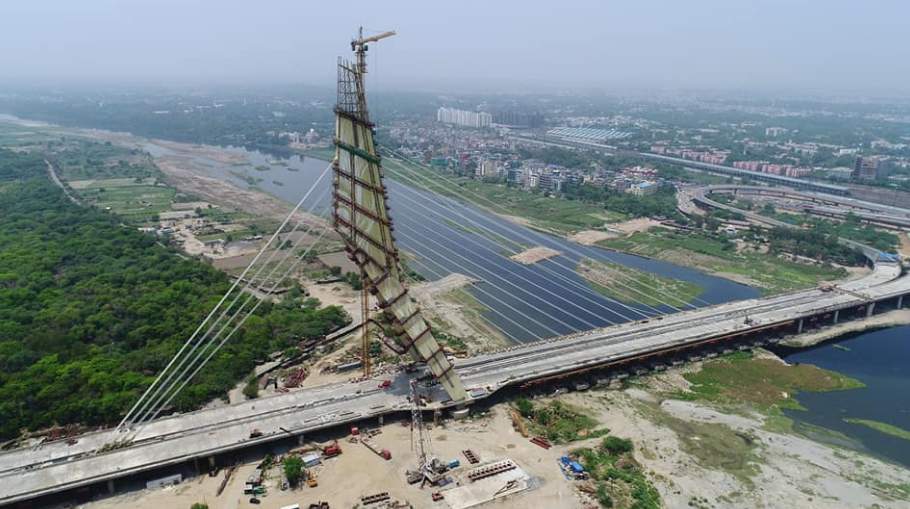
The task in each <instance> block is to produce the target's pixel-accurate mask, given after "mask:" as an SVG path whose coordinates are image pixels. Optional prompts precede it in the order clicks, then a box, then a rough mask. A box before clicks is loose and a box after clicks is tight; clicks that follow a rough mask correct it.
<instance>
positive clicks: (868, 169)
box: [853, 156, 888, 180]
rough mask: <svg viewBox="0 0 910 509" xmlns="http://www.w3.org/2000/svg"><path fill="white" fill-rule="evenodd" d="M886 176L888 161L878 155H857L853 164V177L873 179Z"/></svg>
mask: <svg viewBox="0 0 910 509" xmlns="http://www.w3.org/2000/svg"><path fill="white" fill-rule="evenodd" d="M887 177H888V161H887V160H885V159H881V158H879V157H869V156H858V157H857V158H856V164H855V165H854V166H853V178H855V179H858V180H875V179H883V178H887Z"/></svg>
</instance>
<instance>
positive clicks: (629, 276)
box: [578, 258, 704, 307]
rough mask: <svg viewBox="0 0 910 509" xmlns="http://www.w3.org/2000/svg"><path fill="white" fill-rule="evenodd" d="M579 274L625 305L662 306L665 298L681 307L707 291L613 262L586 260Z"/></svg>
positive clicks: (693, 284) (596, 287)
mask: <svg viewBox="0 0 910 509" xmlns="http://www.w3.org/2000/svg"><path fill="white" fill-rule="evenodd" d="M578 272H579V274H581V276H582V277H584V278H585V279H586V280H587V281H588V284H590V285H591V287H593V288H594V289H595V290H597V291H598V292H599V293H601V294H603V295H606V296H608V297H611V298H614V299H617V300H619V301H621V302H625V303H636V302H638V303H641V304H645V305H647V306H660V305H663V304H664V301H666V297H664V295H673V296H675V297H676V299H674V300H673V301H671V302H670V304H672V305H674V306H676V307H679V306H682V305H684V304H688V303H691V302H692V301H693V300H695V298H696V297H698V296H699V295H701V294H702V292H704V288H702V287H700V286H698V285H696V284H695V283H690V282H688V281H680V280H677V279H672V278H668V277H664V276H660V275H657V274H654V273H652V272H645V271H641V270H636V269H633V268H632V267H627V266H625V265H619V264H617V263H611V262H600V261H594V260H591V259H587V258H586V259H584V260H583V261H582V262H581V263H580V264H579V266H578Z"/></svg>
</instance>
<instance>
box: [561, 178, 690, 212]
mask: <svg viewBox="0 0 910 509" xmlns="http://www.w3.org/2000/svg"><path fill="white" fill-rule="evenodd" d="M563 194H564V196H565V197H566V198H568V199H569V200H581V201H583V202H586V203H593V204H598V205H601V206H603V208H605V209H606V210H609V211H612V212H614V213H619V214H623V215H625V216H628V217H664V218H674V219H679V218H681V217H682V216H681V214H680V213H679V212H678V211H677V210H676V188H674V187H673V186H672V185H665V186H661V187H660V188H659V189H658V190H657V191H655V192H654V193H653V194H645V195H643V196H636V195H634V194H630V193H624V192H622V191H615V190H613V189H610V188H606V187H601V186H593V185H590V184H581V185H568V184H567V185H566V186H565V189H564V190H563Z"/></svg>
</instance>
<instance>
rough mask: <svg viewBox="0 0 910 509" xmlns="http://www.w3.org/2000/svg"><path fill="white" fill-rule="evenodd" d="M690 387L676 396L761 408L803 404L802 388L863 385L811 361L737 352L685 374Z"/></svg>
mask: <svg viewBox="0 0 910 509" xmlns="http://www.w3.org/2000/svg"><path fill="white" fill-rule="evenodd" d="M684 376H685V378H686V380H688V381H689V383H691V384H692V385H691V387H690V388H689V391H687V392H683V393H679V394H677V396H679V397H681V398H683V399H687V400H707V401H713V402H717V403H724V404H734V405H738V404H742V403H748V404H751V405H752V406H754V407H756V408H758V409H760V410H766V411H767V410H774V409H776V408H777V409H779V408H794V409H796V408H801V407H800V405H799V403H798V402H797V400H796V399H795V398H794V396H795V395H796V393H798V392H800V391H808V392H823V391H839V390H848V389H857V388H860V387H863V383H862V382H860V381H859V380H856V379H853V378H850V377H848V376H845V375H842V374H840V373H837V372H834V371H828V370H826V369H822V368H819V367H817V366H813V365H811V364H799V365H787V364H784V363H782V362H779V361H777V360H774V359H765V358H761V359H757V358H755V357H753V356H752V354H751V353H749V352H738V353H735V354H732V355H728V356H726V357H723V358H720V359H715V360H711V361H708V362H705V363H704V365H703V366H702V369H701V370H700V371H697V372H693V373H687V374H685V375H684Z"/></svg>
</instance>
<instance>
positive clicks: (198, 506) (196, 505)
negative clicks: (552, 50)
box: [190, 502, 209, 509]
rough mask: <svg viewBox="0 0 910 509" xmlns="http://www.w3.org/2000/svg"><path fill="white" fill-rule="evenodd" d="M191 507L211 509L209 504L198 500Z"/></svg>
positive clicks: (194, 508) (191, 508)
mask: <svg viewBox="0 0 910 509" xmlns="http://www.w3.org/2000/svg"><path fill="white" fill-rule="evenodd" d="M190 509H209V505H208V504H203V503H202V502H196V503H195V504H193V505H191V506H190Z"/></svg>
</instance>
